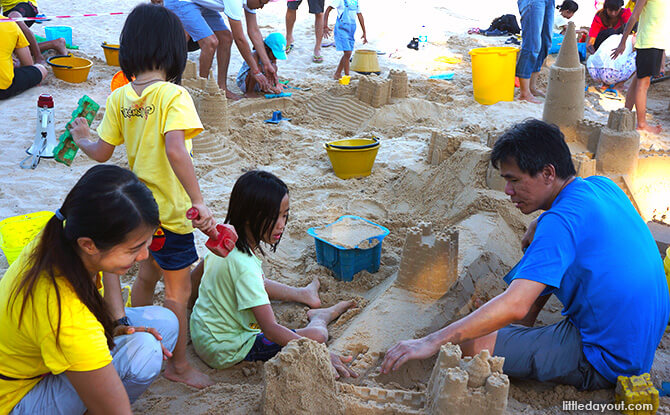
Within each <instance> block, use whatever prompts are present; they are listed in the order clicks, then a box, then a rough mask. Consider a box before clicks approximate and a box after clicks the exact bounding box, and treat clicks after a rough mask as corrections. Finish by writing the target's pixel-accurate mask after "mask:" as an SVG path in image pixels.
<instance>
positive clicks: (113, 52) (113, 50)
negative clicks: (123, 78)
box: [100, 42, 119, 66]
mask: <svg viewBox="0 0 670 415" xmlns="http://www.w3.org/2000/svg"><path fill="white" fill-rule="evenodd" d="M100 46H102V50H103V51H104V52H105V60H106V61H107V65H109V66H119V45H113V44H111V43H107V42H102V45H100Z"/></svg>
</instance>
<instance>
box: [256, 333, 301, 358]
mask: <svg viewBox="0 0 670 415" xmlns="http://www.w3.org/2000/svg"><path fill="white" fill-rule="evenodd" d="M291 331H292V332H294V333H295V330H291ZM283 347H284V346H280V345H278V344H277V343H274V342H273V341H271V340H269V339H267V338H266V337H265V334H263V333H258V334H257V335H256V340H255V341H254V345H253V346H251V350H249V353H248V354H247V357H245V358H244V360H246V361H247V362H255V361H258V360H260V361H262V362H267V361H268V360H270V359H272V358H273V357H275V355H276V354H277V353H279V352H280V351H281V349H282V348H283Z"/></svg>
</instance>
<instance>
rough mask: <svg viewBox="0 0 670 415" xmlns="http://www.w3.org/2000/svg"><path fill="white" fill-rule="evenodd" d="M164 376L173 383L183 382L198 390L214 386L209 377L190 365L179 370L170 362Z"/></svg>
mask: <svg viewBox="0 0 670 415" xmlns="http://www.w3.org/2000/svg"><path fill="white" fill-rule="evenodd" d="M163 376H165V378H166V379H169V380H171V381H173V382H181V383H184V384H186V385H188V386H192V387H194V388H196V389H203V388H206V387H207V386H211V385H213V384H214V381H212V379H210V377H209V376H207V375H205V374H204V373H202V372H200V371H199V370H198V369H196V368H194V367H193V366H191V365H190V364H188V363H187V364H186V366H184V367H182V368H179V369H177V368H176V366H175V365H174V364H172V362H171V361H168V363H167V365H166V367H165V371H164V372H163Z"/></svg>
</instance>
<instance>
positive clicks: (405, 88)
mask: <svg viewBox="0 0 670 415" xmlns="http://www.w3.org/2000/svg"><path fill="white" fill-rule="evenodd" d="M389 79H390V80H391V97H393V98H407V95H409V82H408V81H407V72H405V71H397V70H395V69H391V71H390V72H389Z"/></svg>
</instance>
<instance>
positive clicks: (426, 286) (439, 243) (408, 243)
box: [395, 222, 458, 298]
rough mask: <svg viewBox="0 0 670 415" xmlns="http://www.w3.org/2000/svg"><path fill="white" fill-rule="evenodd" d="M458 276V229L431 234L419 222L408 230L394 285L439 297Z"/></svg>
mask: <svg viewBox="0 0 670 415" xmlns="http://www.w3.org/2000/svg"><path fill="white" fill-rule="evenodd" d="M457 278H458V231H457V230H455V229H450V230H447V231H446V232H443V233H438V234H433V229H432V227H431V224H430V223H428V222H419V223H418V225H417V226H416V227H413V228H409V229H408V230H407V238H406V239H405V246H404V247H403V251H402V261H401V262H400V270H399V271H398V278H397V279H396V282H395V284H396V286H398V287H401V288H404V289H406V290H410V291H415V292H421V293H423V294H426V295H428V296H430V297H434V298H440V297H442V296H443V295H444V294H446V293H447V291H449V289H450V288H451V286H452V285H453V284H454V282H456V279H457Z"/></svg>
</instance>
